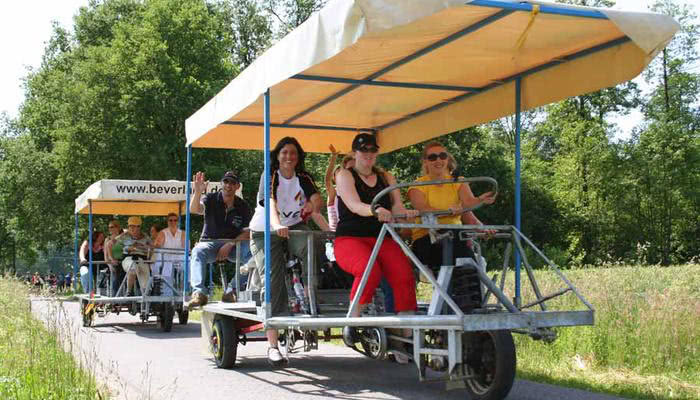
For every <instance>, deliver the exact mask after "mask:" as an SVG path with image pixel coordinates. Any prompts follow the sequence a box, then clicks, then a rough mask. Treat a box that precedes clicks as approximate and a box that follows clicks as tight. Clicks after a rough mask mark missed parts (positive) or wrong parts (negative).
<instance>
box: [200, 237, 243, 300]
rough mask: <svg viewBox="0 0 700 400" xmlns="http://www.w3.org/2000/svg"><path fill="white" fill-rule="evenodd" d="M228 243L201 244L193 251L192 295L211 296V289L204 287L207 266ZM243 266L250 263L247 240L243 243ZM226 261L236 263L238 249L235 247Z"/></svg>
mask: <svg viewBox="0 0 700 400" xmlns="http://www.w3.org/2000/svg"><path fill="white" fill-rule="evenodd" d="M224 244H226V243H223V242H199V243H197V245H195V246H194V249H192V257H191V258H190V285H191V286H192V294H194V293H196V292H201V293H202V294H204V295H207V296H208V295H209V288H208V287H207V286H205V285H204V282H205V276H206V271H207V264H211V263H213V262H215V261H216V255H217V253H218V252H219V249H220V248H221V247H222V246H223V245H224ZM240 246H241V264H243V263H245V262H247V261H248V259H249V258H250V245H249V243H248V241H247V240H243V241H241V245H240ZM226 259H227V260H228V261H230V262H234V263H235V262H236V248H235V247H233V248H232V249H231V252H230V253H229V254H228V257H226Z"/></svg>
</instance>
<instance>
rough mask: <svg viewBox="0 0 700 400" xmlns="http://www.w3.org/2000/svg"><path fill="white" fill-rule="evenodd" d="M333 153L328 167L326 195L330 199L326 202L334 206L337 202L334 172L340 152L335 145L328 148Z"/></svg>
mask: <svg viewBox="0 0 700 400" xmlns="http://www.w3.org/2000/svg"><path fill="white" fill-rule="evenodd" d="M328 149H329V150H330V151H331V157H330V158H329V159H328V167H326V179H325V183H326V193H327V194H328V199H327V200H326V204H327V205H329V206H330V205H332V204H333V202H335V187H334V186H333V170H334V169H335V161H336V159H337V158H338V152H337V151H336V149H335V147H333V145H330V146H328Z"/></svg>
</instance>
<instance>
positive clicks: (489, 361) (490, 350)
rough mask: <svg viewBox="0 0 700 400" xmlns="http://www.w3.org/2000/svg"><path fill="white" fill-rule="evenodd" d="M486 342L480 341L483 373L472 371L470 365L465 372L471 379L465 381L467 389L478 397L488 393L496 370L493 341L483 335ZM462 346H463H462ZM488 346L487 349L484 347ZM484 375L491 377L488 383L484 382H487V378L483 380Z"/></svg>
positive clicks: (489, 336) (488, 336)
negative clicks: (482, 346) (482, 348)
mask: <svg viewBox="0 0 700 400" xmlns="http://www.w3.org/2000/svg"><path fill="white" fill-rule="evenodd" d="M485 336H486V340H482V341H481V342H482V345H484V347H485V348H484V350H483V352H482V354H481V358H480V361H482V362H483V364H484V370H485V371H477V370H476V369H474V368H473V367H472V366H471V365H469V364H466V365H467V372H468V373H469V375H470V376H472V377H471V378H467V379H465V383H466V384H467V385H469V387H470V388H471V389H472V391H473V392H474V393H475V394H478V395H483V394H486V393H488V391H489V390H490V389H491V387H492V386H493V380H494V377H495V374H496V372H495V369H496V365H495V363H496V357H495V354H494V353H495V351H496V348H495V345H494V339H493V337H492V336H491V335H490V334H488V333H487V334H485ZM462 346H464V344H463V345H462ZM486 346H488V347H486ZM486 370H488V371H486ZM484 375H486V376H489V375H490V377H491V379H490V382H485V381H488V378H486V379H482V378H484Z"/></svg>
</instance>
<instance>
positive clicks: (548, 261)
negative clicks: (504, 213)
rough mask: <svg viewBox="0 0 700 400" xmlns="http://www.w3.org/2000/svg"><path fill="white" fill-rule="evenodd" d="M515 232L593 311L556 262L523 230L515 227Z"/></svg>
mask: <svg viewBox="0 0 700 400" xmlns="http://www.w3.org/2000/svg"><path fill="white" fill-rule="evenodd" d="M515 234H517V235H518V236H519V237H520V238H522V239H523V240H524V241H525V243H527V244H528V246H530V247H532V249H533V250H534V251H535V253H537V254H538V255H539V256H540V257H542V259H543V260H544V261H545V262H546V263H547V264H548V265H549V267H550V268H552V269H553V270H554V273H556V274H557V276H559V278H561V280H563V281H564V282H565V283H566V284H567V286H569V287H570V288H571V290H572V291H573V292H574V293H575V294H576V297H578V299H579V300H581V302H582V303H583V304H585V305H586V307H588V309H589V310H591V311H593V310H594V309H593V306H592V305H591V303H589V302H588V301H586V299H585V298H584V297H583V296H582V295H581V293H579V291H578V290H577V289H576V287H575V286H574V285H573V284H572V283H571V281H569V280H568V279H567V278H566V276H564V274H563V273H562V272H561V270H559V268H558V267H557V266H556V264H554V263H553V262H552V261H551V260H550V259H549V258H547V256H545V255H544V253H542V251H541V250H540V249H538V248H537V246H535V245H534V244H533V243H532V242H531V241H530V239H528V238H527V237H526V236H525V235H523V234H522V232H520V231H519V230H517V229H515Z"/></svg>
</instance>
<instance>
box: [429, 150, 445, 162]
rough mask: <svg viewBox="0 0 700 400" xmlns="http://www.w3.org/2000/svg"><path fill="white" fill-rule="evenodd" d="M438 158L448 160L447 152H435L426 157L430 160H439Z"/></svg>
mask: <svg viewBox="0 0 700 400" xmlns="http://www.w3.org/2000/svg"><path fill="white" fill-rule="evenodd" d="M438 158H439V159H441V160H447V153H445V152H444V151H443V152H442V153H433V154H428V155H427V156H425V159H426V160H428V161H437V159H438Z"/></svg>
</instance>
